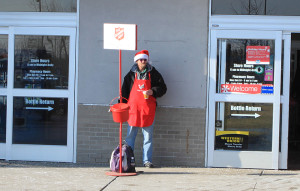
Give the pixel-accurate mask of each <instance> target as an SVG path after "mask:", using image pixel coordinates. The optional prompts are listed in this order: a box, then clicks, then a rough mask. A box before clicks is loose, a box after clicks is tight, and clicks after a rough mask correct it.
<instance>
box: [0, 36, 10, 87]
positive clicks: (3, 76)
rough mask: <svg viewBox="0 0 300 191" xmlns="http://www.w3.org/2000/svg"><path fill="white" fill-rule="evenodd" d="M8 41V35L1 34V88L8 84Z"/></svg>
mask: <svg viewBox="0 0 300 191" xmlns="http://www.w3.org/2000/svg"><path fill="white" fill-rule="evenodd" d="M7 43H8V37H7V35H0V88H6V86H7V55H8V50H7V47H8V44H7Z"/></svg>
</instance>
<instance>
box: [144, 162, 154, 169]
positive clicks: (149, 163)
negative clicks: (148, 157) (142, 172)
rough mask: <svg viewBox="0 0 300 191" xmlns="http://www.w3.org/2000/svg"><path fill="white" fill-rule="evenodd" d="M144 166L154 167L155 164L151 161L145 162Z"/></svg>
mask: <svg viewBox="0 0 300 191" xmlns="http://www.w3.org/2000/svg"><path fill="white" fill-rule="evenodd" d="M144 167H146V168H154V165H153V164H152V163H151V162H146V163H145V164H144Z"/></svg>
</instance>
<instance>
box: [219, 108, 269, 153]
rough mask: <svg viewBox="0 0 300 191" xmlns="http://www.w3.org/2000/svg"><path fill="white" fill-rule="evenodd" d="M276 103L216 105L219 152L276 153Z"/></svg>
mask: <svg viewBox="0 0 300 191" xmlns="http://www.w3.org/2000/svg"><path fill="white" fill-rule="evenodd" d="M272 121H273V104H270V103H233V102H217V103H216V122H215V130H216V137H215V150H239V151H272Z"/></svg>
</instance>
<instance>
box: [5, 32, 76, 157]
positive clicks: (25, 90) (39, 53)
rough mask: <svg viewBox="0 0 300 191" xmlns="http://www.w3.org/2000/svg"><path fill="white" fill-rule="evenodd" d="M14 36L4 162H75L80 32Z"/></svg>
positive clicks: (19, 34)
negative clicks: (77, 59)
mask: <svg viewBox="0 0 300 191" xmlns="http://www.w3.org/2000/svg"><path fill="white" fill-rule="evenodd" d="M10 35H11V36H10V39H11V40H10V42H9V43H10V45H11V46H10V47H13V48H11V49H10V50H9V51H11V53H10V54H9V55H11V57H9V60H10V61H9V63H10V64H9V66H13V67H10V68H9V69H8V83H7V89H8V91H7V92H8V93H7V107H8V109H7V110H8V113H7V114H8V115H7V125H6V130H7V133H6V134H7V135H6V157H5V158H6V159H7V160H32V161H63V162H73V161H74V159H73V128H74V125H73V118H74V85H75V84H74V77H75V29H72V28H21V27H20V28H14V33H13V34H10ZM0 103H1V102H0Z"/></svg>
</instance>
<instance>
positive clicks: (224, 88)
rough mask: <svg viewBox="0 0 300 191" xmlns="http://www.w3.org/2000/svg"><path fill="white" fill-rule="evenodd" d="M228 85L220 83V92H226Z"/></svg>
mask: <svg viewBox="0 0 300 191" xmlns="http://www.w3.org/2000/svg"><path fill="white" fill-rule="evenodd" d="M228 92H229V87H228V86H227V85H225V84H221V93H228Z"/></svg>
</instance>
